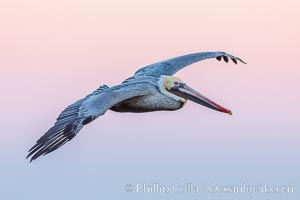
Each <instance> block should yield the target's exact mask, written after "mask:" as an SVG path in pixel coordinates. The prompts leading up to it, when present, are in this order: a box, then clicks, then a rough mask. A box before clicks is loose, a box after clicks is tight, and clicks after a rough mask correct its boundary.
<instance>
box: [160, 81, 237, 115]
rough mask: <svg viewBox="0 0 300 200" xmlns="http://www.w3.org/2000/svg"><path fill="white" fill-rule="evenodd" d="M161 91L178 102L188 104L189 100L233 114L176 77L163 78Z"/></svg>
mask: <svg viewBox="0 0 300 200" xmlns="http://www.w3.org/2000/svg"><path fill="white" fill-rule="evenodd" d="M158 85H159V90H160V92H161V93H162V94H164V95H165V96H168V97H170V98H172V99H174V100H176V101H180V102H182V103H184V104H185V103H186V102H187V100H191V101H193V102H195V103H198V104H200V105H203V106H206V107H208V108H211V109H213V110H216V111H219V112H224V113H228V114H229V115H232V112H231V111H230V110H228V109H226V108H224V107H222V106H220V105H218V104H217V103H215V102H213V101H211V100H210V99H208V98H207V97H205V96H204V95H202V94H200V93H199V92H197V91H196V90H194V89H192V88H191V87H189V86H187V85H186V84H185V83H184V82H183V81H182V80H181V79H179V78H177V77H174V76H161V77H160V79H159V81H158Z"/></svg>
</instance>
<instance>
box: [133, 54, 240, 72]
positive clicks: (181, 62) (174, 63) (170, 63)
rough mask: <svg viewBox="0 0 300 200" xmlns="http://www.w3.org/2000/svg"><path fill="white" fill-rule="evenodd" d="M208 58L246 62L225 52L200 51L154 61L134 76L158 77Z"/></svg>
mask: <svg viewBox="0 0 300 200" xmlns="http://www.w3.org/2000/svg"><path fill="white" fill-rule="evenodd" d="M209 58H216V59H217V60H219V61H221V60H222V59H223V60H224V61H225V62H228V61H229V58H230V59H231V60H232V61H233V62H234V63H235V64H237V62H238V61H240V62H242V63H244V64H246V63H245V62H244V61H243V60H242V59H240V58H238V57H235V56H233V55H230V54H227V53H225V52H202V53H194V54H188V55H184V56H179V57H176V58H171V59H168V60H164V61H161V62H158V63H154V64H151V65H148V66H146V67H143V68H141V69H139V70H138V71H137V72H136V73H135V74H134V76H135V77H138V76H154V77H160V76H161V75H167V76H172V75H173V74H175V73H176V72H178V71H179V70H181V69H182V68H184V67H186V66H188V65H191V64H193V63H195V62H198V61H201V60H205V59H209Z"/></svg>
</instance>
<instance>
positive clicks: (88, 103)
mask: <svg viewBox="0 0 300 200" xmlns="http://www.w3.org/2000/svg"><path fill="white" fill-rule="evenodd" d="M208 58H217V60H219V61H220V60H222V59H223V60H224V61H225V62H228V60H229V59H228V58H230V59H231V60H232V61H233V62H234V63H235V64H237V61H240V62H243V63H245V62H244V61H242V60H241V59H240V58H237V57H235V56H232V55H230V54H227V53H224V52H204V53H194V54H189V55H185V56H180V57H176V58H173V59H168V60H165V61H161V62H158V63H154V64H152V65H149V66H146V67H143V68H141V69H139V70H138V71H137V72H136V73H135V74H134V76H133V77H130V78H129V79H126V80H125V81H124V82H123V83H122V84H120V85H116V86H113V87H108V86H106V85H103V86H100V87H99V88H98V89H97V90H96V91H94V92H93V93H91V94H89V95H87V96H86V97H85V98H83V99H80V100H78V101H76V102H75V103H74V104H72V105H70V106H69V107H67V108H66V109H65V110H64V111H63V112H62V113H61V114H60V115H59V116H58V118H57V121H56V123H55V124H54V126H53V127H52V128H50V129H49V130H48V131H47V132H46V133H45V134H44V135H43V136H42V137H41V138H40V139H39V140H37V142H36V144H35V145H34V146H33V147H32V148H31V149H30V150H29V154H28V156H27V158H28V157H30V156H32V157H31V160H30V161H33V160H35V159H37V158H38V157H40V156H42V155H46V154H48V153H50V152H52V151H54V150H56V149H58V148H59V147H61V146H62V145H64V144H65V143H66V142H68V141H70V140H71V139H73V138H74V137H75V136H76V135H77V134H78V132H79V131H80V130H81V129H82V127H83V126H84V125H86V124H88V123H90V122H92V121H93V120H95V119H96V118H98V117H99V116H101V115H103V114H104V113H105V112H106V111H107V110H109V109H111V110H112V111H116V112H150V111H157V110H177V109H179V108H181V107H182V106H183V104H184V103H182V102H179V101H175V100H174V99H171V98H170V97H168V96H166V95H164V94H162V93H161V92H160V89H159V85H158V81H159V79H160V78H161V76H163V75H166V76H171V75H173V74H175V73H176V72H177V71H179V70H180V69H182V68H184V67H186V66H188V65H190V64H193V63H195V62H198V61H201V60H205V59H208Z"/></svg>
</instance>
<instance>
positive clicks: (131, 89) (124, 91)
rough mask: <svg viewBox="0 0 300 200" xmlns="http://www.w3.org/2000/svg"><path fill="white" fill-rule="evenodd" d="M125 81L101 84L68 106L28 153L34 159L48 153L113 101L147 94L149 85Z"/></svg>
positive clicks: (70, 137)
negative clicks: (113, 84)
mask: <svg viewBox="0 0 300 200" xmlns="http://www.w3.org/2000/svg"><path fill="white" fill-rule="evenodd" d="M141 84H143V83H138V84H130V83H128V84H121V85H118V86H114V87H112V88H109V87H107V86H105V85H104V86H101V87H99V88H98V90H96V91H95V92H93V93H92V94H90V95H88V96H86V97H85V98H83V99H81V100H79V101H77V102H75V103H74V104H72V105H70V106H69V107H67V108H66V109H65V110H64V111H63V112H62V113H61V114H60V115H59V116H58V118H57V121H56V123H55V124H54V126H53V127H52V128H50V129H49V130H48V131H47V132H46V133H45V134H44V135H43V136H42V137H41V138H40V139H39V140H37V142H36V144H35V145H34V146H33V147H32V148H31V149H30V150H29V154H28V156H27V158H28V157H30V156H32V157H31V160H30V162H31V161H33V160H35V159H37V158H38V157H40V156H41V155H46V154H48V153H50V152H52V151H54V150H56V149H58V148H59V147H61V146H62V145H64V144H65V143H66V142H68V141H70V140H71V139H73V138H74V137H75V136H76V135H77V134H78V132H79V131H80V130H81V129H82V127H83V126H84V125H86V124H88V123H90V122H91V121H93V120H94V119H96V118H97V117H99V116H101V115H103V114H104V113H105V112H106V111H107V110H108V109H109V108H110V107H112V106H113V105H115V104H117V103H119V102H121V101H124V100H126V99H128V98H132V97H135V96H142V95H146V94H147V91H148V90H147V89H146V87H147V85H146V84H143V85H141Z"/></svg>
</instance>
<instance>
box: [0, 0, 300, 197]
mask: <svg viewBox="0 0 300 200" xmlns="http://www.w3.org/2000/svg"><path fill="white" fill-rule="evenodd" d="M299 9H300V3H299V1H296V0H285V1H284V2H283V1H278V0H272V1H271V0H265V1H260V0H252V1H238V0H228V1H197V0H191V1H184V2H183V1H179V0H165V1H159V0H152V1H147V2H146V1H138V0H127V1H120V0H118V1H116V0H112V1H105V2H104V1H95V0H85V1H83V0H75V1H71V0H60V1H58V0H53V1H47V2H46V1H38V0H28V1H20V0H11V1H1V2H0V24H1V25H0V77H1V78H0V90H1V98H0V103H1V116H0V118H1V120H0V121H1V133H0V134H1V140H0V156H1V159H0V166H1V168H0V169H1V170H0V177H1V178H0V199H9V200H10V199H13V200H15V199H30V200H35V199H41V198H43V199H44V200H48V199H49V200H50V199H51V200H53V199H72V200H81V199H95V200H96V199H139V200H140V199H172V200H174V199H199V198H206V199H208V198H209V199H241V198H243V199H299V197H300V195H299V188H300V183H299V177H300V172H299V168H300V161H299V152H300V145H299V139H300V136H299V133H300V128H299V118H300V114H299V113H300V112H299V111H300V105H299V101H300V93H299V89H300V61H299V50H300V39H299V35H300V21H299V17H300V16H299ZM201 51H226V52H228V53H231V54H233V55H236V56H239V57H241V58H242V59H244V60H245V61H246V62H247V63H248V65H246V66H244V65H238V66H235V65H234V64H233V63H230V64H226V63H219V62H217V61H216V60H214V59H212V60H206V61H203V62H199V63H196V64H194V65H192V66H190V67H189V68H186V69H184V70H183V71H180V72H179V73H178V74H176V76H178V77H180V78H181V79H182V80H184V81H185V82H186V83H187V84H189V85H190V86H192V87H193V88H195V89H197V90H198V91H201V92H202V93H203V94H205V95H206V96H208V97H209V98H211V99H212V100H214V101H216V102H217V103H219V104H221V105H224V106H225V107H227V108H230V109H231V110H232V111H233V116H229V115H225V114H222V113H219V112H215V111H213V110H210V109H207V108H204V107H201V106H199V105H196V104H194V103H191V102H189V103H188V104H187V105H186V106H185V107H184V109H182V110H179V111H176V112H156V113H147V114H120V113H113V112H110V111H108V112H107V113H106V114H105V115H104V116H103V117H101V118H99V119H98V120H97V121H95V122H94V123H92V124H90V125H88V126H87V127H85V128H84V129H83V130H82V131H81V134H79V135H78V136H77V137H76V139H74V140H73V141H72V142H70V143H68V144H67V145H65V146H64V147H62V148H61V149H59V150H58V151H56V152H54V153H51V154H49V155H48V156H46V157H43V158H42V159H39V160H37V161H36V162H33V163H32V164H29V163H28V160H25V156H26V154H27V150H28V149H29V148H30V147H31V146H32V145H33V144H34V143H35V141H36V140H37V139H38V138H39V137H40V136H41V135H42V134H43V133H44V132H45V131H47V129H48V128H50V127H51V126H52V125H53V123H54V121H55V119H56V117H57V116H58V114H59V113H60V112H61V111H62V110H63V109H64V108H65V107H66V106H68V105H69V104H71V103H73V102H74V101H75V100H77V99H79V98H82V97H84V96H85V95H86V94H88V93H90V92H92V91H93V90H94V89H96V88H97V87H98V86H99V85H101V84H107V85H110V86H111V85H114V84H118V83H120V82H121V81H123V80H124V79H125V78H127V77H129V76H131V75H132V74H133V73H134V72H135V71H136V70H137V69H138V68H140V67H142V66H145V65H148V64H151V63H154V62H156V61H160V60H163V59H167V58H171V57H175V56H180V55H183V54H188V53H193V52H201ZM189 182H192V183H193V184H194V185H198V186H203V187H204V188H206V189H207V185H209V184H213V183H215V184H220V185H221V184H222V185H241V184H243V183H247V184H252V185H254V184H257V183H260V184H267V185H291V186H294V190H295V191H294V193H293V194H256V195H254V196H251V195H249V194H211V193H210V192H209V191H203V192H201V193H199V194H168V195H165V196H162V195H161V194H136V193H127V192H126V191H125V189H124V188H125V185H126V184H128V183H129V184H136V183H147V184H151V183H161V184H165V185H168V184H169V185H172V184H175V183H180V184H185V183H189Z"/></svg>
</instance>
